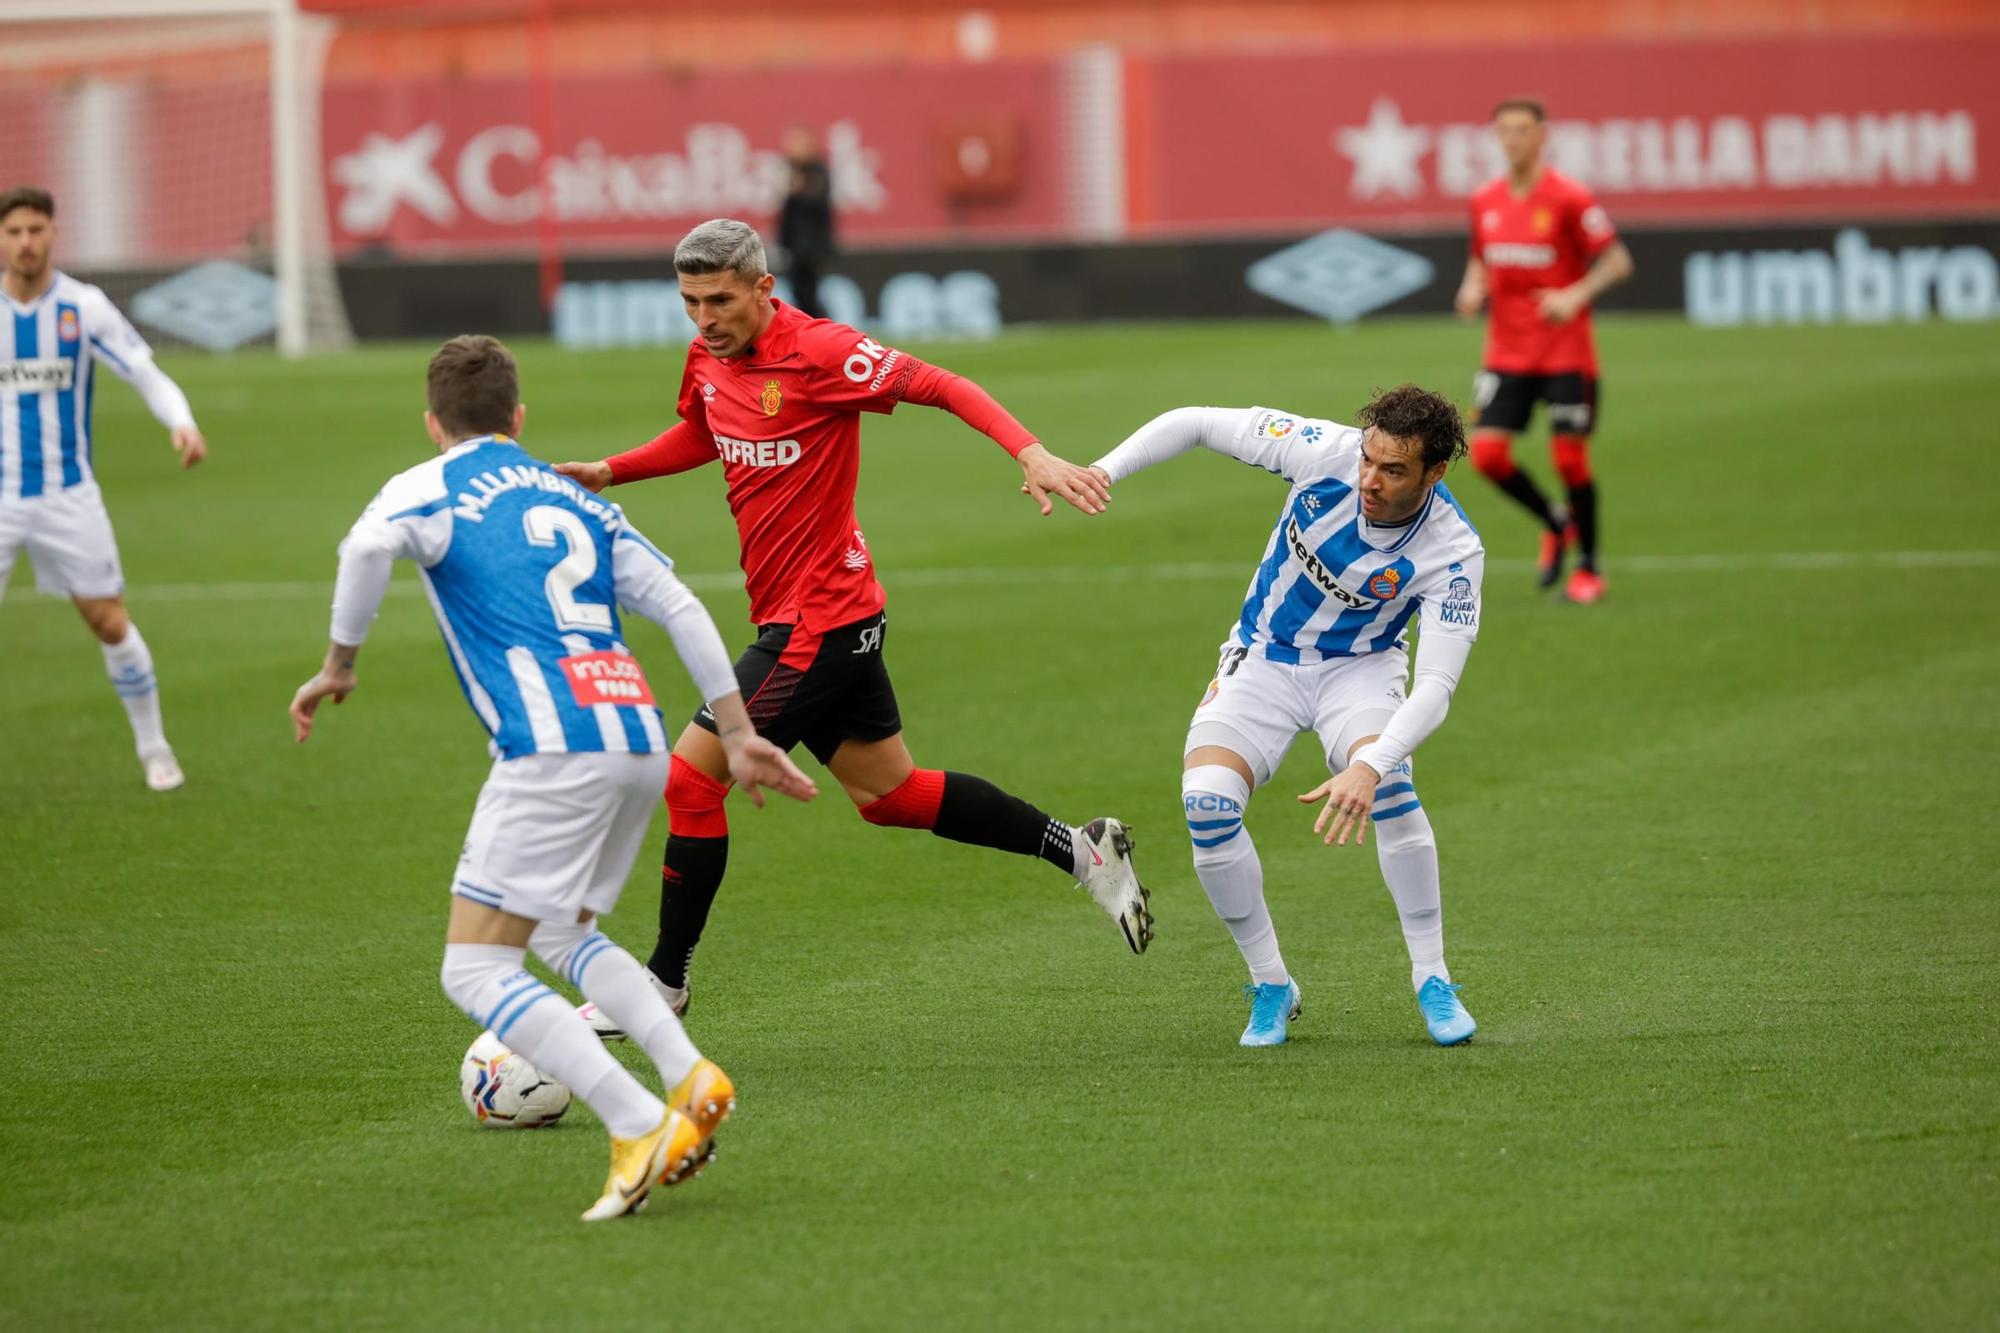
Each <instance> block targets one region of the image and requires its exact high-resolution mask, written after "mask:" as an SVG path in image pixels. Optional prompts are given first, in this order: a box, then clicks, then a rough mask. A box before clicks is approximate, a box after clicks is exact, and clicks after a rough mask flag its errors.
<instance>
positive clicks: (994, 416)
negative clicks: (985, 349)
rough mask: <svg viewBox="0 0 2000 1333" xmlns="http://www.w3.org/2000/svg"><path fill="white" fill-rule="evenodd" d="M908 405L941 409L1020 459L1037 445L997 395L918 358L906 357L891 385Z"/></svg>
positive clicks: (1032, 433) (961, 376) (1031, 432)
mask: <svg viewBox="0 0 2000 1333" xmlns="http://www.w3.org/2000/svg"><path fill="white" fill-rule="evenodd" d="M890 387H891V389H892V390H893V391H894V393H895V395H896V396H897V397H898V398H900V399H902V400H903V401H904V402H906V403H918V404H921V405H922V406H924V407H941V408H943V409H944V410H945V411H947V412H949V413H951V414H952V415H953V416H955V417H957V418H958V419H959V420H960V421H963V422H964V423H965V424H966V425H968V426H970V427H972V428H973V429H974V430H976V431H978V432H979V433H980V434H982V435H986V436H990V437H991V438H992V440H993V442H994V443H996V444H998V445H999V446H1000V447H1001V448H1002V449H1005V450H1006V451H1007V452H1008V454H1009V455H1010V456H1012V457H1016V458H1018V457H1019V456H1020V454H1021V451H1022V450H1023V449H1025V448H1027V447H1028V446H1029V445H1031V444H1035V443H1037V441H1036V439H1035V435H1034V432H1033V431H1030V430H1029V429H1028V428H1027V427H1026V426H1023V425H1022V424H1021V423H1020V422H1019V421H1017V420H1015V419H1014V414H1013V413H1012V412H1009V411H1008V410H1007V409H1006V408H1004V407H1002V406H1000V404H999V403H998V402H997V401H996V400H995V399H994V397H993V395H992V394H990V393H988V392H986V390H984V389H982V388H980V387H979V386H978V385H977V384H974V383H973V382H972V381H971V380H969V379H967V378H965V376H963V375H954V374H953V373H952V372H951V371H949V370H945V369H943V368H942V367H940V366H933V365H929V364H926V363H925V362H922V361H919V360H917V359H916V358H915V357H913V356H911V357H905V358H903V365H902V367H901V368H900V373H899V374H898V375H897V376H896V377H895V383H893V384H892V385H891V386H890Z"/></svg>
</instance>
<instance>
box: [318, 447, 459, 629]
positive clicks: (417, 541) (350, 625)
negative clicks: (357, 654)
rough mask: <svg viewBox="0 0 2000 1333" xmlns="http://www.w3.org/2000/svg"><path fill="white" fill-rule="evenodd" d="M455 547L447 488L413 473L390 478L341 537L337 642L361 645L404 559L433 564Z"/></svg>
mask: <svg viewBox="0 0 2000 1333" xmlns="http://www.w3.org/2000/svg"><path fill="white" fill-rule="evenodd" d="M433 475H434V470H433ZM433 491H435V493H434V494H433V493H431V492H433ZM450 548H451V508H450V505H449V502H448V501H447V499H446V497H445V495H444V494H443V492H442V491H441V490H437V488H436V487H435V486H425V485H424V484H423V483H422V482H420V481H418V480H417V479H416V478H414V477H413V476H412V474H411V473H404V474H403V475H401V476H399V477H396V478H395V479H393V480H392V481H390V483H389V484H388V485H387V486H384V487H383V488H382V489H381V491H380V492H379V493H377V495H376V496H375V498H374V499H373V500H372V501H370V502H369V505H368V508H366V509H364V510H363V511H362V512H361V517H360V518H358V519H356V520H355V521H354V526H353V527H352V528H349V529H348V532H347V536H346V537H345V538H343V539H342V540H341V543H340V570H339V572H338V573H337V574H336V575H335V576H334V582H333V627H332V631H331V634H330V637H331V638H332V639H333V641H334V642H335V643H344V644H346V645H348V646H349V647H355V646H357V645H359V644H360V643H361V642H362V641H363V640H365V639H366V638H367V637H368V628H369V626H370V625H372V624H374V622H375V615H376V613H377V612H378V611H380V610H381V609H382V598H383V595H384V594H386V593H387V592H388V590H389V573H390V571H391V570H392V569H393V568H394V567H395V564H396V562H397V561H398V560H414V561H416V562H417V563H418V564H420V565H423V566H424V567H426V568H429V567H430V566H432V565H435V564H436V563H437V562H438V561H440V560H442V559H444V557H445V552H446V551H448V550H449V549H450Z"/></svg>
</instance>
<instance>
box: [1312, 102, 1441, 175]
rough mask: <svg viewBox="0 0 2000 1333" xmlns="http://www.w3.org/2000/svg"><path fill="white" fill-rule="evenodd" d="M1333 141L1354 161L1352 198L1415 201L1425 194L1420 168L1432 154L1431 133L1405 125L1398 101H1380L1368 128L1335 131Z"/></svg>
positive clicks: (1376, 105) (1370, 117) (1414, 126)
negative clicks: (1388, 197) (1384, 196)
mask: <svg viewBox="0 0 2000 1333" xmlns="http://www.w3.org/2000/svg"><path fill="white" fill-rule="evenodd" d="M1333 139H1334V142H1335V143H1336V144H1337V145H1339V148H1340V151H1341V152H1343V153H1345V154H1347V156H1348V157H1350V158H1352V159H1354V175H1353V178H1352V179H1350V180H1349V181H1348V183H1347V192H1348V193H1349V194H1352V195H1354V196H1355V197H1356V198H1359V199H1373V198H1375V197H1376V196H1378V195H1382V194H1392V195H1397V196H1400V197H1402V198H1405V199H1411V198H1415V197H1416V196H1417V195H1420V194H1422V193H1423V192H1424V176H1423V172H1422V171H1420V170H1418V164H1419V163H1421V162H1422V161H1423V157H1424V154H1425V153H1427V152H1429V151H1430V147H1431V132H1430V131H1429V130H1427V129H1424V128H1423V127H1422V126H1418V125H1406V124H1404V123H1403V113H1402V110H1401V108H1399V107H1398V106H1397V105H1396V103H1395V101H1394V99H1392V98H1388V97H1378V98H1376V99H1375V102H1374V104H1373V105H1372V106H1370V107H1369V108H1368V123H1367V124H1365V125H1362V126H1360V127H1359V128H1348V129H1340V130H1335V131H1334V134H1333Z"/></svg>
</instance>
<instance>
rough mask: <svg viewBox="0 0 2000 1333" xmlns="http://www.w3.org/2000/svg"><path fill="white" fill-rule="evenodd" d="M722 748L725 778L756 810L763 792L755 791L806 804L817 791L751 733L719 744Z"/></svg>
mask: <svg viewBox="0 0 2000 1333" xmlns="http://www.w3.org/2000/svg"><path fill="white" fill-rule="evenodd" d="M722 749H723V753H724V754H726V755H727V756H728V758H729V776H730V777H732V778H734V779H735V780H736V785H737V786H738V787H740V788H742V790H743V794H744V795H745V796H747V797H749V798H750V804H752V805H754V806H756V807H757V808H758V809H760V810H761V809H763V808H764V793H763V792H762V791H761V790H759V789H760V788H763V787H769V788H770V789H771V790H772V791H774V792H778V793H780V794H781V795H785V796H789V797H791V798H792V799H793V800H795V801H810V800H811V799H812V798H813V797H815V796H817V795H819V788H818V787H817V786H816V785H815V784H814V783H813V780H812V779H811V778H809V777H807V776H806V775H805V774H804V773H802V772H800V771H799V766H798V765H797V764H794V763H793V762H792V760H791V756H789V755H787V754H786V753H785V752H784V751H783V750H780V749H779V748H778V747H777V746H775V745H773V744H771V742H769V741H767V740H765V739H764V738H763V737H762V736H759V735H757V734H756V733H755V732H752V733H751V734H750V737H749V739H747V740H742V741H736V742H733V743H732V742H730V741H723V742H722Z"/></svg>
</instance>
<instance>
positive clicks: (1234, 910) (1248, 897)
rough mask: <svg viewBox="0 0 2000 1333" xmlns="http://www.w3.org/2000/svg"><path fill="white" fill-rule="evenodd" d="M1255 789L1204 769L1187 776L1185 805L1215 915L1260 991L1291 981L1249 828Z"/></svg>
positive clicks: (1232, 774)
mask: <svg viewBox="0 0 2000 1333" xmlns="http://www.w3.org/2000/svg"><path fill="white" fill-rule="evenodd" d="M1249 801H1250V784H1249V783H1248V782H1247V781H1245V780H1244V778H1243V775H1242V774H1240V773H1238V772H1236V770H1234V769H1232V768H1226V767H1224V766H1223V765H1221V764H1204V765H1202V766H1201V767H1198V768H1191V769H1189V770H1188V771H1187V772H1185V773H1183V774H1181V804H1182V805H1183V806H1185V807H1186V809H1187V822H1188V840H1189V841H1190V842H1192V843H1193V844H1194V873H1195V875H1196V876H1197V877H1198V878H1199V879H1200V880H1201V887H1202V889H1203V891H1204V892H1206V893H1207V894H1208V901H1209V902H1210V903H1211V904H1212V905H1213V906H1214V908H1215V914H1216V915H1217V916H1219V917H1221V918H1222V923H1223V924H1224V925H1226V926H1228V927H1229V933H1230V935H1231V936H1232V937H1234V939H1235V940H1236V948H1237V950H1238V952H1240V953H1241V954H1242V955H1243V961H1244V963H1245V964H1246V965H1247V966H1248V967H1249V969H1250V979H1251V980H1252V981H1254V982H1257V983H1258V984H1259V985H1275V984H1278V983H1281V982H1284V981H1289V980H1290V979H1291V973H1289V972H1287V971H1286V970H1285V959H1284V955H1283V954H1281V953H1280V952H1279V950H1278V931H1277V927H1276V926H1274V925H1272V924H1271V913H1270V910H1269V909H1268V908H1267V907H1265V905H1264V865H1263V862H1261V861H1259V860H1258V859H1257V848H1256V846H1255V845H1254V844H1253V843H1252V842H1251V841H1250V832H1249V830H1248V829H1246V828H1244V827H1243V811H1244V807H1245V806H1247V805H1248V804H1249Z"/></svg>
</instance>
